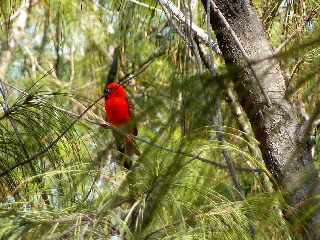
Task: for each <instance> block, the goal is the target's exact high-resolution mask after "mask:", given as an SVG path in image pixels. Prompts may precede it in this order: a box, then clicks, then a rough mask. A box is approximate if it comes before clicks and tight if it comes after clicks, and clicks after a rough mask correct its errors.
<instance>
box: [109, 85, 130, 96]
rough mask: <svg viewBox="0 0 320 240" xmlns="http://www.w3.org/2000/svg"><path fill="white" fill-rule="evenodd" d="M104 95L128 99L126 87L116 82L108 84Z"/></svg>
mask: <svg viewBox="0 0 320 240" xmlns="http://www.w3.org/2000/svg"><path fill="white" fill-rule="evenodd" d="M104 95H105V96H106V97H127V94H126V90H125V89H124V87H123V86H121V85H120V84H119V83H115V82H112V83H109V84H107V86H106V88H105V90H104Z"/></svg>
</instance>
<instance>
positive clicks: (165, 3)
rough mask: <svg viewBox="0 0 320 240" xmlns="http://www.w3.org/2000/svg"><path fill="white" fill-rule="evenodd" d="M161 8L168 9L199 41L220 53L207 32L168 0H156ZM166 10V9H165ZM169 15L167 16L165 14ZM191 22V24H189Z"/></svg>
mask: <svg viewBox="0 0 320 240" xmlns="http://www.w3.org/2000/svg"><path fill="white" fill-rule="evenodd" d="M157 1H158V2H159V3H160V5H161V6H162V8H163V9H164V11H165V9H166V10H167V11H169V12H170V13H171V15H172V16H174V18H175V19H176V20H177V21H178V22H179V23H183V24H184V25H186V26H188V27H189V28H190V29H191V30H192V32H193V33H194V34H195V35H196V36H198V37H199V39H200V40H201V42H203V43H204V44H205V45H207V46H208V47H209V48H211V49H212V50H213V51H214V52H216V53H217V54H219V55H220V54H221V51H220V49H219V47H218V44H217V43H216V42H214V41H212V39H211V38H210V37H209V36H208V34H207V33H206V32H205V31H204V30H203V29H202V28H200V27H198V26H197V25H196V24H194V23H192V22H191V20H190V19H189V18H187V17H186V16H185V15H184V14H183V13H182V12H181V11H180V10H179V9H178V8H177V7H176V6H175V5H174V4H173V3H172V2H171V1H170V0H157ZM165 12H166V11H165ZM167 17H169V16H167ZM190 22H191V24H190Z"/></svg>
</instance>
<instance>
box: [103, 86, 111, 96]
mask: <svg viewBox="0 0 320 240" xmlns="http://www.w3.org/2000/svg"><path fill="white" fill-rule="evenodd" d="M103 94H104V95H105V96H108V95H109V94H110V89H109V88H105V89H104V92H103Z"/></svg>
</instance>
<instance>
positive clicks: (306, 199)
mask: <svg viewBox="0 0 320 240" xmlns="http://www.w3.org/2000/svg"><path fill="white" fill-rule="evenodd" d="M208 2H209V0H208ZM202 3H203V5H204V8H205V10H206V11H207V10H209V11H210V12H209V14H210V22H211V26H212V28H213V30H214V31H215V33H216V36H217V40H218V43H219V47H220V49H221V51H222V54H223V57H224V59H225V62H226V63H227V64H228V65H229V66H232V65H233V66H236V67H238V68H240V69H241V70H240V71H239V72H238V73H239V74H238V76H235V77H236V79H235V83H236V84H235V85H236V91H237V92H238V94H239V96H240V100H241V104H242V106H243V108H244V110H245V111H246V113H247V115H248V117H249V119H250V122H251V124H252V126H253V128H254V132H255V136H256V138H257V139H258V140H259V141H260V148H261V152H262V154H263V158H264V162H265V164H266V166H267V168H268V170H269V171H270V172H271V173H272V175H273V177H274V180H275V185H274V186H275V187H277V188H278V187H279V188H280V189H281V191H282V192H283V194H284V197H285V200H286V202H287V204H288V205H289V206H290V208H289V209H286V210H285V209H284V210H283V211H284V216H285V217H286V218H287V219H288V220H289V221H290V222H291V223H294V224H293V226H294V228H293V230H294V233H295V234H296V235H297V236H299V237H303V238H304V239H320V225H319V223H320V209H319V207H318V206H319V205H318V206H316V205H317V204H318V203H317V201H316V199H315V198H316V197H317V194H319V193H320V184H319V183H320V181H319V177H318V172H317V170H316V168H315V166H314V163H313V158H312V154H311V146H310V144H308V141H306V140H305V139H301V134H302V132H303V131H302V127H301V126H302V124H301V121H300V119H299V116H300V115H299V111H298V109H297V108H296V107H295V105H294V104H293V103H291V102H289V101H288V100H287V99H286V98H285V92H286V84H285V80H284V77H283V75H282V72H281V70H280V66H279V64H278V62H277V60H276V59H270V58H269V59H266V60H263V61H259V62H258V63H255V64H253V65H251V66H249V64H248V63H247V61H246V59H245V57H244V56H243V53H242V52H241V50H240V49H239V44H237V43H236V41H235V39H234V37H233V36H232V35H231V33H230V31H229V30H228V29H227V27H226V25H225V23H224V22H223V21H222V19H221V17H219V15H218V12H217V10H216V9H214V8H213V5H212V2H210V3H211V4H210V7H209V8H208V6H207V0H202ZM214 3H215V4H216V5H217V7H218V9H219V10H220V11H221V12H222V14H223V15H224V16H225V18H226V19H227V21H228V23H229V25H230V26H231V28H232V29H233V31H234V32H235V34H236V35H237V37H238V39H239V41H240V43H241V45H242V46H243V48H244V50H245V51H246V54H247V56H248V57H249V58H250V59H261V58H262V57H264V56H270V55H272V53H273V49H272V47H271V45H270V43H269V41H268V38H267V36H266V33H265V31H264V29H263V26H262V24H261V21H260V20H259V18H258V16H257V14H256V12H255V10H254V9H253V7H252V6H251V5H250V2H249V1H248V0H233V1H230V0H225V1H224V0H215V1H214ZM265 94H266V95H267V96H268V98H269V99H270V102H271V104H268V101H267V98H266V97H265Z"/></svg>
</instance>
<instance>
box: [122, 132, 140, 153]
mask: <svg viewBox="0 0 320 240" xmlns="http://www.w3.org/2000/svg"><path fill="white" fill-rule="evenodd" d="M124 147H125V154H126V155H128V156H132V155H134V154H135V155H137V156H140V155H141V152H140V151H139V149H138V146H137V144H136V142H135V140H134V138H133V137H132V136H131V135H127V136H126V137H125V139H124Z"/></svg>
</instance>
